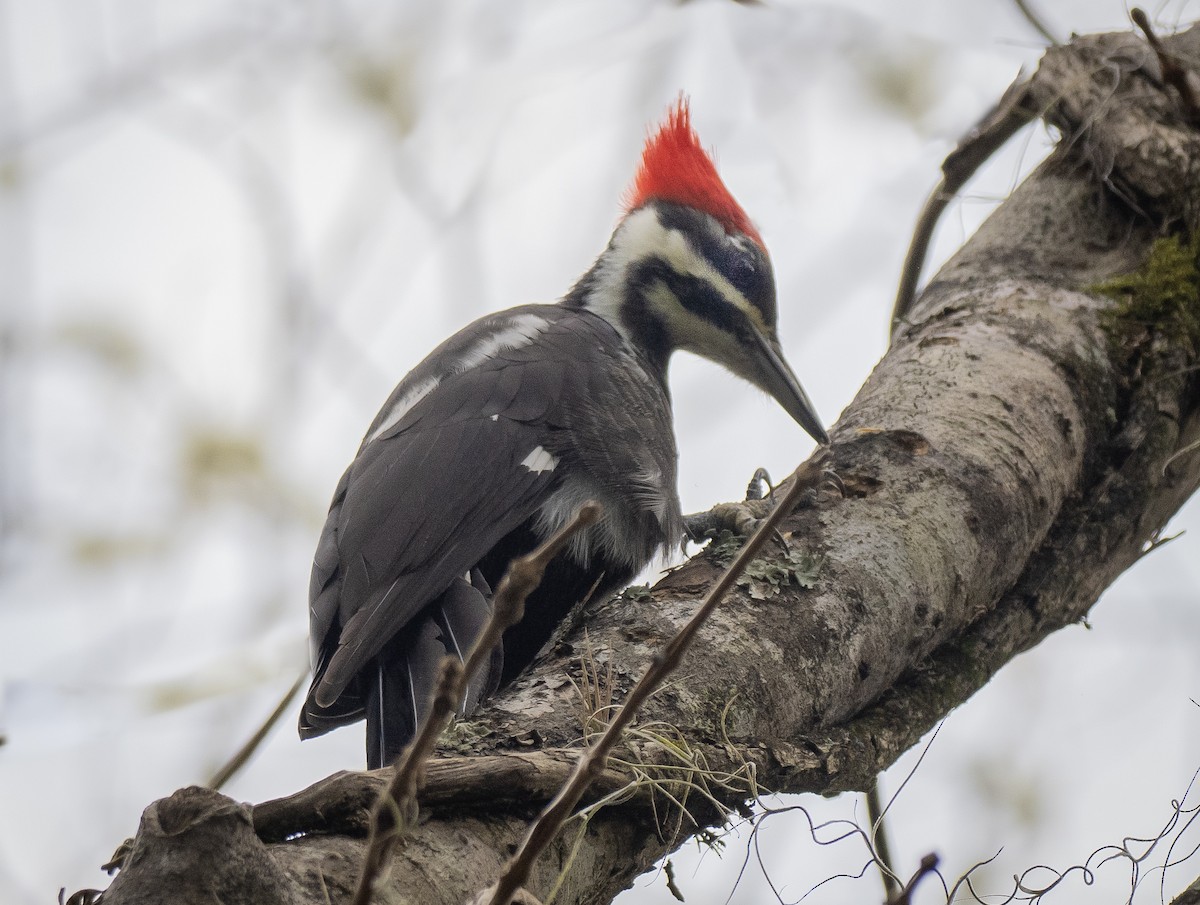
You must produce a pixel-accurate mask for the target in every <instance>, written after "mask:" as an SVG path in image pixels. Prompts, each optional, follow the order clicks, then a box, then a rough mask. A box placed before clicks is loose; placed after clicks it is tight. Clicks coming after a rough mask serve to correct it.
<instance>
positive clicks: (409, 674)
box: [365, 572, 504, 770]
mask: <svg viewBox="0 0 1200 905" xmlns="http://www.w3.org/2000/svg"><path fill="white" fill-rule="evenodd" d="M490 597H491V589H490V588H489V587H488V585H487V582H485V581H484V580H483V576H482V575H479V574H478V572H476V573H474V574H473V575H472V580H471V582H470V583H468V582H467V581H466V580H464V579H459V580H457V581H455V582H454V584H452V585H451V586H450V587H449V588H448V589H447V590H446V592H445V593H443V594H442V595H441V596H440V597H438V599H437V600H436V601H434V603H433V604H431V605H430V606H429V607H427V608H426V609H425V611H424V613H422V614H421V616H420V617H418V620H416V621H414V623H410V624H409V629H410V630H408V631H405V632H404V633H402V634H401V635H399V636H397V637H396V638H394V639H393V640H392V641H391V642H389V643H388V645H387V646H386V647H385V648H384V649H383V650H382V651H380V652H379V655H378V656H377V657H376V658H375V666H374V669H373V670H372V671H373V672H374V676H373V677H372V680H371V681H369V682H368V684H369V687H368V688H367V689H366V706H365V710H366V717H367V767H368V769H372V770H374V769H377V768H379V767H383V766H387V765H388V764H391V763H392V762H394V761H395V760H396V758H397V757H399V756H400V753H401V752H402V751H403V750H404V747H405V746H406V745H407V744H408V743H409V742H410V741H412V738H413V736H414V735H415V734H416V731H417V727H418V726H420V725H421V721H422V720H424V719H425V717H426V716H427V715H428V714H429V709H430V705H431V703H432V700H433V692H434V686H435V685H436V684H437V676H438V671H439V668H440V666H441V662H442V658H444V657H446V656H447V655H449V656H454V657H458V658H459V660H460V661H461V660H463V659H465V658H466V655H467V653H468V652H469V651H470V649H471V645H472V644H474V642H475V639H476V638H477V637H478V636H479V633H480V631H482V629H483V625H484V623H485V622H486V621H487V618H488V616H489V615H490V614H491V601H490ZM413 629H415V631H413ZM503 666H504V653H503V648H502V647H501V646H500V645H497V647H496V649H495V650H494V651H493V652H492V656H491V657H490V658H489V660H488V662H487V663H486V664H485V665H484V667H483V669H481V670H480V671H479V673H478V674H476V675H474V676H471V677H470V678H469V680H468V682H467V695H466V698H465V700H464V701H463V707H462V710H461V715H466V714H469V713H470V712H471V711H473V710H474V709H475V708H476V707H477V706H478V705H479V702H480V701H481V700H483V699H484V698H485V697H487V696H488V695H490V694H491V693H492V692H493V691H495V690H496V688H497V687H498V686H499V684H500V674H501V670H502V669H503Z"/></svg>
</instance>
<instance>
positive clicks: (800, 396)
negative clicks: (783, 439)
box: [752, 330, 829, 446]
mask: <svg viewBox="0 0 1200 905" xmlns="http://www.w3.org/2000/svg"><path fill="white" fill-rule="evenodd" d="M752 332H753V333H754V336H755V339H757V340H758V343H757V348H756V349H755V352H754V356H753V358H754V360H753V363H752V367H753V368H754V371H755V374H756V377H757V378H758V379H756V380H755V381H754V382H755V383H757V384H758V385H759V386H760V387H761V388H762V389H764V390H766V391H767V392H768V393H770V394H771V395H772V396H773V397H775V401H776V402H778V403H779V404H780V405H782V406H783V410H784V411H785V412H787V413H788V414H789V415H791V416H792V417H793V418H795V419H796V423H797V424H799V425H800V426H801V427H802V428H804V429H805V430H806V431H807V432H808V434H809V436H811V437H812V438H813V439H814V440H816V441H817V442H818V443H820V444H821V445H822V446H826V445H828V444H829V434H827V433H825V428H824V427H822V426H821V420H820V419H819V418H818V417H817V411H816V409H815V408H813V404H812V402H811V400H809V398H808V394H807V393H805V392H804V387H802V386H800V381H799V380H797V379H796V375H795V374H794V373H792V369H791V367H790V366H789V365H788V363H787V362H786V361H785V360H784V358H783V350H782V349H780V348H779V340H777V339H775V338H774V337H773V336H772V337H768V336H764V335H763V334H762V333H759V332H758V331H757V330H754V331H752Z"/></svg>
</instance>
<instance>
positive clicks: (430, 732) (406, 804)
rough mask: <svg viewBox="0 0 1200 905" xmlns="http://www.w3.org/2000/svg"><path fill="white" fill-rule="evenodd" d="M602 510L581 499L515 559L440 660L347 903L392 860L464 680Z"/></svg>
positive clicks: (366, 892) (361, 899)
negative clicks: (464, 635) (469, 632)
mask: <svg viewBox="0 0 1200 905" xmlns="http://www.w3.org/2000/svg"><path fill="white" fill-rule="evenodd" d="M602 511H603V508H602V507H601V506H600V504H599V503H597V502H595V501H588V502H586V503H584V504H583V505H582V506H580V507H579V511H578V512H577V513H576V514H575V518H573V519H572V520H571V521H570V522H569V523H567V524H566V525H564V526H563V527H562V528H561V529H559V531H558V533H557V534H555V535H554V536H553V537H551V538H550V539H549V540H548V541H546V542H545V543H544V544H542V546H540V547H538V549H536V550H534V551H533V552H532V553H530V554H528V555H527V556H521V557H518V558H517V559H514V560H513V561H512V563H511V564H510V565H509V567H508V571H507V572H506V573H505V575H504V578H502V579H501V580H500V584H499V586H498V587H497V588H496V593H495V595H494V596H493V598H492V615H491V616H490V617H489V619H488V621H487V622H486V623H484V626H483V630H482V631H481V632H480V633H479V637H478V638H476V639H475V643H474V644H473V645H472V647H471V651H470V653H468V654H467V658H466V660H465V661H463V662H461V663H460V662H459V661H458V660H457V659H455V658H454V657H446V659H444V660H443V661H442V666H441V671H440V672H439V674H438V680H437V685H436V687H435V689H434V694H433V703H432V706H431V707H430V711H429V715H428V716H427V717H426V718H425V721H424V722H423V723H422V724H421V728H420V729H419V730H418V732H417V735H416V738H414V739H413V740H412V742H411V743H410V744H409V746H408V747H407V748H406V749H405V750H404V754H403V755H401V758H400V760H399V762H398V763H397V764H396V770H395V773H393V774H392V781H391V783H389V784H388V787H387V789H386V790H385V791H384V792H383V794H382V795H380V796H379V800H378V801H377V802H376V803H375V807H374V808H373V809H372V811H371V830H370V836H369V838H368V841H367V851H366V854H365V855H364V856H363V868H362V873H361V874H359V878H358V888H357V889H356V890H355V892H354V898H353V899H352V900H351V901H352V905H368V903H369V902H370V900H371V894H372V892H373V891H374V888H375V882H376V880H377V879H378V878H379V876H380V875H381V874H382V873H383V871H384V869H385V868H386V867H387V865H388V863H389V862H390V861H391V857H392V850H393V849H394V848H395V844H396V840H397V839H399V838H400V837H401V836H402V835H403V834H404V833H405V832H407V830H408V829H409V828H410V827H412V826H413V825H414V824H415V823H416V816H417V792H418V791H419V789H420V787H421V784H422V782H423V779H424V775H423V774H424V765H425V760H426V758H428V757H429V755H430V754H431V753H432V752H433V749H434V747H435V746H436V745H437V740H438V738H439V737H440V736H441V734H442V731H443V730H444V729H445V728H446V724H447V723H449V721H450V717H451V716H452V715H453V714H454V713H456V712H457V711H458V708H459V706H460V705H461V704H462V701H463V698H464V697H465V695H466V685H467V681H468V680H469V679H470V677H471V676H473V675H475V674H476V673H477V672H478V671H479V669H480V668H481V667H482V666H483V663H484V660H486V659H487V658H488V657H490V656H491V655H492V650H493V649H494V648H495V647H496V645H497V644H499V643H500V639H501V636H502V635H503V634H504V632H505V630H506V629H507V628H509V627H510V626H512V625H515V624H516V623H518V622H520V621H521V617H522V616H524V615H525V599H526V598H527V597H528V596H529V595H530V594H531V593H533V591H534V590H535V589H536V588H537V586H538V585H539V584H540V583H541V581H542V575H543V574H544V573H545V571H546V566H547V565H549V563H550V560H551V559H553V558H554V557H555V556H556V555H557V554H558V552H559V551H560V550H562V548H563V547H564V546H565V545H566V544H567V542H568V541H569V540H570V539H571V538H572V537H573V536H574V535H575V534H576V533H577V532H578V531H580V530H582V529H583V528H586V527H587V526H588V525H591V524H594V523H595V522H596V520H597V519H598V518H600V513H601V512H602Z"/></svg>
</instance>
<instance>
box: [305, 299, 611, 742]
mask: <svg viewBox="0 0 1200 905" xmlns="http://www.w3.org/2000/svg"><path fill="white" fill-rule="evenodd" d="M606 331H607V332H606ZM609 334H611V335H609ZM615 341H616V336H615V333H612V331H611V328H609V327H607V326H606V325H603V324H601V323H600V322H598V321H597V319H595V318H580V317H578V315H574V314H572V313H571V312H566V311H564V309H560V308H557V307H551V306H528V307H526V308H518V309H513V310H512V311H509V312H502V313H501V314H498V315H492V316H490V317H488V318H484V319H483V320H481V321H477V322H476V323H474V324H472V325H471V326H469V327H467V328H466V329H464V330H463V331H461V332H460V333H459V334H457V335H456V336H454V337H453V338H451V339H450V340H448V341H447V342H446V343H444V344H443V345H442V346H441V347H440V348H439V349H438V350H436V351H435V352H434V353H433V354H432V355H430V357H429V358H427V359H426V360H425V361H424V362H423V363H422V364H421V365H419V366H418V367H417V368H416V369H414V371H413V372H412V373H411V374H410V375H409V376H408V377H406V378H405V380H404V381H403V382H402V383H401V384H400V386H398V387H397V388H396V390H395V392H394V393H393V394H392V397H391V398H390V399H389V401H388V403H387V404H386V405H385V406H384V408H383V410H382V411H381V412H380V414H379V416H378V417H377V418H376V421H375V423H374V424H373V425H372V427H371V429H370V431H369V432H368V434H367V439H366V440H365V441H364V443H363V445H362V447H361V448H360V450H359V453H358V456H357V457H356V458H355V460H354V462H353V463H352V464H351V465H350V468H349V469H348V470H347V471H346V474H345V475H344V476H343V478H342V481H341V483H340V484H339V486H338V489H337V492H336V493H335V496H334V501H333V505H332V507H331V509H330V513H329V517H328V520H327V521H326V525H325V529H324V532H323V534H322V536H321V540H320V542H319V544H318V548H317V554H316V557H315V561H314V564H313V576H312V584H311V587H310V629H311V643H312V646H313V666H314V678H313V686H312V689H311V690H310V692H309V697H308V701H307V702H306V704H305V710H304V713H303V714H302V715H301V733H302V734H303V735H313V734H319V733H320V732H321V731H324V730H325V729H328V728H332V726H333V725H338V724H340V723H343V722H347V721H349V720H352V719H356V718H358V717H361V715H362V711H363V707H364V706H365V704H364V701H365V699H366V697H367V695H366V693H365V691H364V689H362V688H360V687H358V685H359V683H358V682H356V679H357V678H358V677H359V675H360V673H362V672H363V671H364V670H365V669H366V668H367V667H369V666H370V665H371V663H372V661H373V660H374V659H375V658H376V657H377V656H378V655H379V654H380V652H381V651H383V650H384V648H385V646H386V645H389V644H392V643H401V644H414V645H415V644H420V643H422V642H421V639H420V637H418V636H419V635H420V634H421V633H422V632H425V633H427V632H428V628H427V627H426V625H427V623H428V619H423V618H418V617H419V616H421V614H422V611H423V610H425V608H426V607H428V606H429V605H430V604H431V602H433V601H435V600H437V599H438V598H439V597H440V596H441V595H443V594H444V593H446V592H447V591H448V589H450V588H451V585H452V584H454V583H455V582H456V581H458V582H460V583H461V584H462V585H466V582H465V581H462V579H463V576H464V575H465V574H466V573H467V572H468V571H469V570H471V569H472V567H474V566H475V564H476V563H477V562H479V560H480V559H481V558H482V557H483V556H484V555H485V554H486V553H487V552H488V551H489V550H490V549H491V548H492V547H493V546H495V545H496V544H497V543H498V542H499V541H500V540H501V539H502V538H503V537H504V536H505V535H506V534H508V533H509V532H511V531H513V530H514V529H516V528H517V527H518V526H520V525H521V524H522V523H523V522H525V521H526V520H527V519H529V518H530V517H531V516H532V515H533V514H535V513H536V512H537V510H538V508H539V507H540V506H541V505H542V503H544V502H545V501H546V500H547V498H548V497H549V496H550V494H551V493H552V491H553V489H554V487H555V485H556V482H557V480H558V478H557V475H556V474H555V471H554V467H553V464H552V463H554V464H556V461H557V460H556V459H555V457H554V456H553V455H552V454H550V453H549V452H547V448H556V440H555V437H554V432H555V430H556V423H557V420H558V419H557V415H558V413H559V412H560V411H561V409H562V406H563V402H564V399H565V398H569V397H571V396H572V395H574V394H575V393H576V392H577V387H578V386H579V385H580V380H579V379H578V377H576V376H573V371H575V370H577V369H578V366H579V362H580V360H581V359H586V358H588V357H589V356H591V355H594V354H595V350H596V348H597V347H598V346H605V345H609V346H611V345H612V343H614V342H615ZM558 442H561V440H559V441H558ZM539 451H540V452H539ZM406 630H407V634H411V635H413V638H411V639H406V638H405V635H406ZM443 634H445V632H443ZM398 638H399V641H398V642H397V639H398ZM435 665H436V661H435ZM411 691H412V692H413V693H415V688H413V689H411Z"/></svg>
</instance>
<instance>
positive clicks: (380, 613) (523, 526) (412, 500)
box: [300, 98, 828, 768]
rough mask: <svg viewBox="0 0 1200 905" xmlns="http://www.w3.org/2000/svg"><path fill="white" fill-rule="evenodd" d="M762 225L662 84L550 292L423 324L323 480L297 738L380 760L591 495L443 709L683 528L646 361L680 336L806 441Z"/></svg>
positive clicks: (504, 668) (488, 680)
mask: <svg viewBox="0 0 1200 905" xmlns="http://www.w3.org/2000/svg"><path fill="white" fill-rule="evenodd" d="M775 314H776V312H775V281H774V276H773V274H772V271H771V262H770V259H769V258H768V257H767V250H766V248H765V246H764V245H763V240H762V237H761V236H760V235H759V234H758V231H757V230H756V229H755V228H754V226H753V224H751V222H750V219H749V218H748V217H747V216H746V213H745V212H744V211H743V210H742V208H741V207H740V206H739V205H738V203H737V202H736V201H735V200H734V198H733V196H732V195H731V194H730V193H729V190H728V189H727V188H726V187H725V185H724V183H722V182H721V179H720V177H719V176H718V175H717V170H716V167H715V166H714V164H713V161H712V159H711V158H710V157H709V155H708V154H707V153H706V152H705V151H704V149H703V147H702V146H701V145H700V140H699V138H698V137H697V135H696V133H695V132H694V131H693V129H692V126H691V121H690V115H689V110H688V106H687V101H686V99H683V98H681V99H680V100H679V102H678V104H676V105H675V106H674V107H673V108H672V109H671V111H670V112H669V113H668V115H667V118H666V121H665V122H664V123H663V125H662V126H661V127H660V128H659V130H658V131H657V133H656V134H654V135H653V136H652V137H651V138H650V139H649V140H648V141H647V142H646V147H645V150H644V151H643V154H642V161H641V167H640V168H639V170H638V173H637V177H636V178H635V180H634V183H633V186H632V187H631V190H630V191H629V193H628V196H627V199H626V213H625V216H624V218H623V219H622V220H621V221H620V223H619V224H618V226H617V228H616V230H615V232H614V233H613V235H612V239H611V240H610V241H609V243H608V247H607V248H606V249H605V250H604V252H603V253H602V254H601V255H600V257H599V258H597V260H596V263H595V264H593V265H592V268H591V269H590V270H589V271H588V272H587V273H585V274H584V275H583V276H582V277H581V278H580V280H579V281H578V282H577V283H576V284H575V286H574V287H573V288H572V289H571V291H570V292H568V293H567V294H566V296H565V297H564V298H563V299H562V300H561V301H560V302H559V303H558V304H555V305H523V306H521V307H518V308H511V309H509V310H508V311H502V312H500V313H498V314H490V315H488V316H486V317H484V318H481V319H480V320H477V321H475V323H473V324H471V325H469V326H467V327H465V328H464V329H462V330H460V331H459V332H458V333H456V334H455V335H454V336H452V337H450V338H449V339H448V340H446V341H445V342H443V343H442V344H441V345H440V346H439V347H438V348H437V349H435V350H434V351H433V353H432V354H430V355H429V357H428V358H426V359H425V360H424V361H423V362H421V363H420V364H419V365H417V366H416V368H414V369H413V370H412V371H411V372H410V373H409V374H408V376H407V377H405V378H404V379H403V380H402V381H401V382H400V385H399V386H397V387H396V389H395V390H393V391H392V395H391V396H390V397H389V398H388V400H387V402H386V403H385V404H384V406H383V409H382V410H381V411H380V412H379V414H378V415H377V416H376V417H375V421H374V423H372V425H371V427H370V428H369V429H368V430H367V435H366V439H365V440H363V443H362V446H361V447H360V448H359V451H358V455H357V456H356V457H355V459H354V461H353V462H351V463H350V467H349V468H348V469H347V470H346V473H345V474H344V475H343V476H342V480H341V482H340V483H339V484H338V487H337V490H336V491H335V493H334V497H333V504H332V506H331V507H330V510H329V517H328V520H327V521H326V523H325V529H324V531H323V532H322V534H321V540H320V543H319V544H318V546H317V552H316V558H315V562H314V563H313V571H312V583H311V587H310V604H309V606H310V608H309V617H310V628H311V639H310V640H311V649H312V664H313V681H312V686H311V688H310V689H309V692H308V697H307V699H306V700H305V702H304V708H303V710H302V711H301V714H300V735H301V737H302V738H309V737H312V736H316V735H321V734H322V733H324V732H327V731H329V730H330V729H332V728H334V727H336V726H340V725H343V724H345V723H351V722H355V721H357V720H360V719H363V718H364V717H365V718H366V721H367V763H368V766H369V767H372V768H374V767H379V766H383V765H386V764H388V763H391V762H392V761H393V760H394V759H395V758H396V756H397V755H398V754H399V753H400V751H401V750H402V749H403V747H404V745H405V744H406V743H407V742H408V741H409V739H410V738H411V737H412V735H413V733H414V732H415V730H416V727H417V725H418V724H419V722H420V720H421V719H422V717H423V716H424V714H425V712H426V711H427V710H428V706H429V698H430V693H431V690H432V684H433V681H434V678H435V676H436V674H437V669H438V665H439V662H440V660H441V659H442V658H443V657H444V656H446V654H447V653H450V654H453V655H455V656H459V657H462V656H464V655H465V653H466V651H467V650H468V649H469V647H470V645H471V642H472V641H473V639H474V638H475V637H476V635H477V633H478V631H479V629H480V627H481V626H482V624H483V621H484V620H485V619H486V618H487V616H488V614H489V612H490V603H489V598H490V595H491V588H493V587H495V586H496V584H497V583H498V582H499V580H500V578H501V576H502V575H503V574H504V571H505V569H506V567H507V565H508V563H509V562H510V561H511V560H512V559H513V558H514V557H516V556H519V555H521V554H524V553H527V552H529V551H530V550H532V549H533V548H534V547H535V546H536V545H537V544H538V543H539V542H540V541H542V540H543V539H545V538H546V537H548V536H549V535H550V534H551V533H552V532H554V531H555V530H556V529H558V528H559V527H561V526H562V525H563V524H564V523H565V522H566V521H568V520H569V519H570V518H571V516H572V515H573V514H574V512H575V510H576V509H577V508H578V506H579V505H580V504H581V503H583V502H584V501H585V500H588V499H596V500H598V501H600V502H601V503H602V504H603V506H604V514H603V516H602V518H601V520H600V521H599V522H598V523H597V524H595V525H593V526H592V527H591V528H588V529H586V530H585V531H583V532H581V533H580V534H578V535H576V537H575V539H574V541H573V542H572V543H571V544H570V545H569V546H568V547H567V548H566V549H565V550H564V551H563V552H562V553H561V554H559V556H558V557H557V559H556V560H555V561H554V562H552V563H551V566H550V568H549V569H548V571H547V573H546V577H545V579H544V580H543V582H542V584H541V586H540V587H539V588H538V589H537V590H536V591H535V592H534V593H533V595H532V596H531V597H530V598H529V599H528V601H527V602H526V610H525V617H524V619H523V620H522V621H521V622H520V623H518V624H517V625H515V626H513V627H512V628H511V629H509V630H508V632H506V633H505V635H504V641H503V644H502V646H501V647H502V649H498V650H497V651H496V652H495V653H494V654H493V656H492V658H491V662H490V664H489V666H488V667H487V668H486V669H485V670H484V672H485V673H486V674H485V675H478V676H474V677H472V678H471V682H470V686H471V687H470V692H469V695H468V700H467V702H466V706H465V707H464V710H466V711H469V710H470V709H471V708H473V707H474V706H475V704H477V703H478V701H479V700H480V698H481V697H483V696H484V695H486V694H488V693H490V691H491V690H493V689H494V688H495V687H497V686H498V685H500V684H503V683H505V682H507V681H509V680H511V679H512V678H513V677H514V676H515V675H516V674H517V673H518V672H520V671H521V670H522V669H523V668H524V667H525V666H527V665H528V664H529V663H530V661H531V660H532V659H533V658H534V656H535V655H536V654H537V652H538V650H539V648H541V647H542V645H543V644H545V642H546V641H547V640H548V639H549V637H550V635H551V633H552V632H553V630H554V628H555V627H556V626H557V625H558V624H559V622H560V621H561V620H562V619H563V618H564V617H565V616H566V615H567V613H568V611H569V610H570V609H571V608H572V606H574V605H575V604H576V603H578V602H579V601H580V600H581V599H582V598H583V597H584V596H586V595H587V594H589V593H593V594H605V593H608V592H610V591H612V590H614V589H616V588H617V587H619V586H621V585H623V584H624V583H626V582H628V581H629V580H630V579H631V578H632V577H633V576H634V575H635V574H636V573H637V572H638V571H639V570H641V569H642V567H643V566H645V565H646V564H647V563H648V562H649V561H650V560H651V559H652V558H653V557H654V555H655V554H656V553H657V552H658V551H659V550H661V549H663V548H664V547H666V546H668V545H673V544H676V543H678V542H679V541H680V539H681V538H682V536H683V519H682V515H681V514H680V509H679V497H678V495H677V493H676V489H675V467H676V451H675V436H674V431H673V428H672V419H671V404H670V397H669V395H668V391H667V382H666V374H667V362H668V360H669V359H670V357H671V353H672V352H674V351H675V350H676V349H686V350H688V351H690V352H695V353H697V354H699V355H702V356H704V357H706V358H709V359H711V360H713V361H715V362H717V363H718V364H721V365H724V366H725V367H726V368H728V369H729V370H730V371H732V372H733V373H735V374H737V375H739V376H741V377H744V378H745V379H746V380H749V381H750V382H751V383H753V384H756V385H757V386H759V387H760V388H762V389H763V390H765V391H766V392H768V393H770V394H771V395H772V396H773V397H775V399H776V400H777V401H778V402H779V404H780V405H782V406H783V408H784V409H785V410H786V411H787V412H788V413H789V414H790V415H791V416H792V417H793V418H795V419H796V421H798V422H799V423H800V425H801V426H802V427H803V428H804V429H805V430H806V431H808V433H809V434H811V435H812V436H813V438H815V439H816V440H817V441H818V442H820V443H827V442H828V437H827V436H826V434H825V431H824V429H823V428H822V427H821V423H820V421H819V420H818V418H817V415H816V413H815V411H814V410H813V406H812V403H811V402H809V400H808V397H807V395H805V392H804V390H803V389H802V388H801V386H800V383H799V381H798V380H797V379H796V377H795V375H794V374H793V373H792V370H791V368H789V367H788V365H787V363H786V362H785V361H784V358H783V354H782V351H781V349H780V346H779V340H778V338H777V337H776V333H775Z"/></svg>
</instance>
